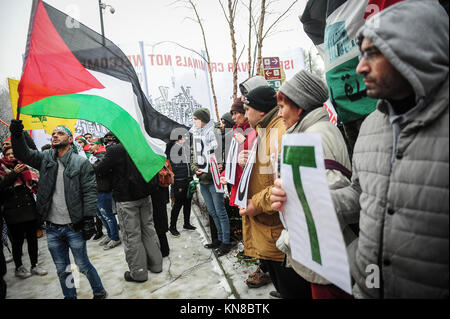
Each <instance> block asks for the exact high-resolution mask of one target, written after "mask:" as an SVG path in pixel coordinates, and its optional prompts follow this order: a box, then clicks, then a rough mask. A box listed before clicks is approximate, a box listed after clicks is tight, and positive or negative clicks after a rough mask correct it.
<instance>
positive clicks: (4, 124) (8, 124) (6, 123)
mask: <svg viewBox="0 0 450 319" xmlns="http://www.w3.org/2000/svg"><path fill="white" fill-rule="evenodd" d="M0 122H1V123H2V124H4V125H6V126H7V127H9V124H8V123H5V122H3V121H2V120H0Z"/></svg>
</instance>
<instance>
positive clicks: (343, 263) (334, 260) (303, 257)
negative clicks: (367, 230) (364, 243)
mask: <svg viewBox="0 0 450 319" xmlns="http://www.w3.org/2000/svg"><path fill="white" fill-rule="evenodd" d="M281 156H282V157H281V179H282V185H283V189H284V190H285V191H286V193H287V201H286V203H285V212H284V220H285V222H286V226H287V229H288V231H289V240H290V247H291V251H292V258H293V259H294V260H296V261H297V262H299V263H301V264H302V265H304V266H306V267H308V268H309V269H311V270H313V271H314V272H316V273H318V274H319V275H321V276H322V277H324V278H325V279H327V280H329V281H331V282H332V283H333V284H334V285H336V286H338V287H339V288H341V289H342V290H344V291H346V292H347V293H350V294H351V277H350V267H349V263H348V258H347V251H346V247H345V243H344V238H343V236H342V231H341V228H340V225H339V222H338V219H337V216H336V213H335V209H334V206H333V202H332V200H331V195H330V191H329V188H328V183H327V177H326V171H325V163H324V156H323V148H322V142H321V136H320V134H286V135H284V136H283V143H282V155H281Z"/></svg>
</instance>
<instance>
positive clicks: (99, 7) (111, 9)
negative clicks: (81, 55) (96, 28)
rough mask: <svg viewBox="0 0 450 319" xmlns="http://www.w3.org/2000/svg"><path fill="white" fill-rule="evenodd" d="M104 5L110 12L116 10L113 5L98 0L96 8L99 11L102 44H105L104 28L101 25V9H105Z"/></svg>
mask: <svg viewBox="0 0 450 319" xmlns="http://www.w3.org/2000/svg"><path fill="white" fill-rule="evenodd" d="M106 7H109V12H111V14H114V12H116V9H114V7H113V6H111V5H109V4H106V3H102V0H98V9H99V11H100V26H101V29H102V42H103V45H105V28H104V26H103V10H104V9H106Z"/></svg>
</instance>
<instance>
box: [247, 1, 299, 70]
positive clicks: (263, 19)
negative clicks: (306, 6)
mask: <svg viewBox="0 0 450 319" xmlns="http://www.w3.org/2000/svg"><path fill="white" fill-rule="evenodd" d="M277 2H279V0H261V3H260V4H261V5H260V10H259V13H258V12H254V11H253V7H252V0H249V3H248V5H246V4H245V3H244V5H245V6H246V7H247V9H248V11H249V65H253V66H252V67H251V69H252V71H251V73H250V72H249V76H251V75H255V69H256V74H257V75H262V74H263V66H262V48H263V44H264V40H265V39H266V38H267V37H270V36H271V35H273V34H275V33H277V32H282V31H280V30H278V31H277V28H276V27H277V26H278V25H279V24H280V22H281V21H283V20H284V19H285V18H287V17H288V14H289V11H290V9H291V8H292V7H293V6H294V5H295V4H296V3H297V2H298V0H294V1H292V2H291V3H290V5H289V6H287V7H286V9H285V10H284V11H281V12H280V11H274V10H272V7H275V5H276V7H280V5H279V4H277ZM266 25H268V27H266ZM252 28H253V30H254V34H255V38H256V44H255V48H254V51H253V63H251V60H252V58H251V53H250V48H251V45H250V42H251V33H252V31H251V29H252ZM255 63H256V65H255ZM249 69H250V67H249Z"/></svg>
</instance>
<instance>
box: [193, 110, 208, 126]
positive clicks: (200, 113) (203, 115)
mask: <svg viewBox="0 0 450 319" xmlns="http://www.w3.org/2000/svg"><path fill="white" fill-rule="evenodd" d="M194 116H196V117H197V118H198V119H199V120H200V121H202V122H203V123H208V122H209V121H210V120H211V115H210V114H209V110H208V109H207V108H202V109H197V110H195V112H194Z"/></svg>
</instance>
